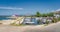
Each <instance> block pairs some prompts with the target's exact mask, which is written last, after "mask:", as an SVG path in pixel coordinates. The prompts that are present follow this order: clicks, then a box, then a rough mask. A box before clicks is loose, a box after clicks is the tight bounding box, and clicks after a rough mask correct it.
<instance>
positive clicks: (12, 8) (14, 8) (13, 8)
mask: <svg viewBox="0 0 60 32" xmlns="http://www.w3.org/2000/svg"><path fill="white" fill-rule="evenodd" d="M0 9H11V10H23V8H16V7H0Z"/></svg>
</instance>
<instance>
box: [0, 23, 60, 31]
mask: <svg viewBox="0 0 60 32" xmlns="http://www.w3.org/2000/svg"><path fill="white" fill-rule="evenodd" d="M0 32H60V22H58V23H54V24H50V25H48V26H43V25H36V26H33V25H30V26H9V25H0Z"/></svg>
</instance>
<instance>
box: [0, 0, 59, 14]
mask: <svg viewBox="0 0 60 32" xmlns="http://www.w3.org/2000/svg"><path fill="white" fill-rule="evenodd" d="M58 9H60V0H0V15H13V14H17V15H31V14H35V13H36V12H37V11H39V12H40V13H48V12H52V11H56V10H58Z"/></svg>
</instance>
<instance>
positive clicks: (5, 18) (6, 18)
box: [0, 17, 11, 20]
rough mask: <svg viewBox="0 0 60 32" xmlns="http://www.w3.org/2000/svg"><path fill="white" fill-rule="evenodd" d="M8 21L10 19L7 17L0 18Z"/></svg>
mask: <svg viewBox="0 0 60 32" xmlns="http://www.w3.org/2000/svg"><path fill="white" fill-rule="evenodd" d="M8 19H11V18H8V17H0V20H8Z"/></svg>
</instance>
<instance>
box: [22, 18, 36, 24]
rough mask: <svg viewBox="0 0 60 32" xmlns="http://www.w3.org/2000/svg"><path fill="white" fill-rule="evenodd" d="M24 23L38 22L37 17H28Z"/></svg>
mask: <svg viewBox="0 0 60 32" xmlns="http://www.w3.org/2000/svg"><path fill="white" fill-rule="evenodd" d="M23 24H37V21H36V18H31V17H26V18H25V19H24V21H23Z"/></svg>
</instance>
